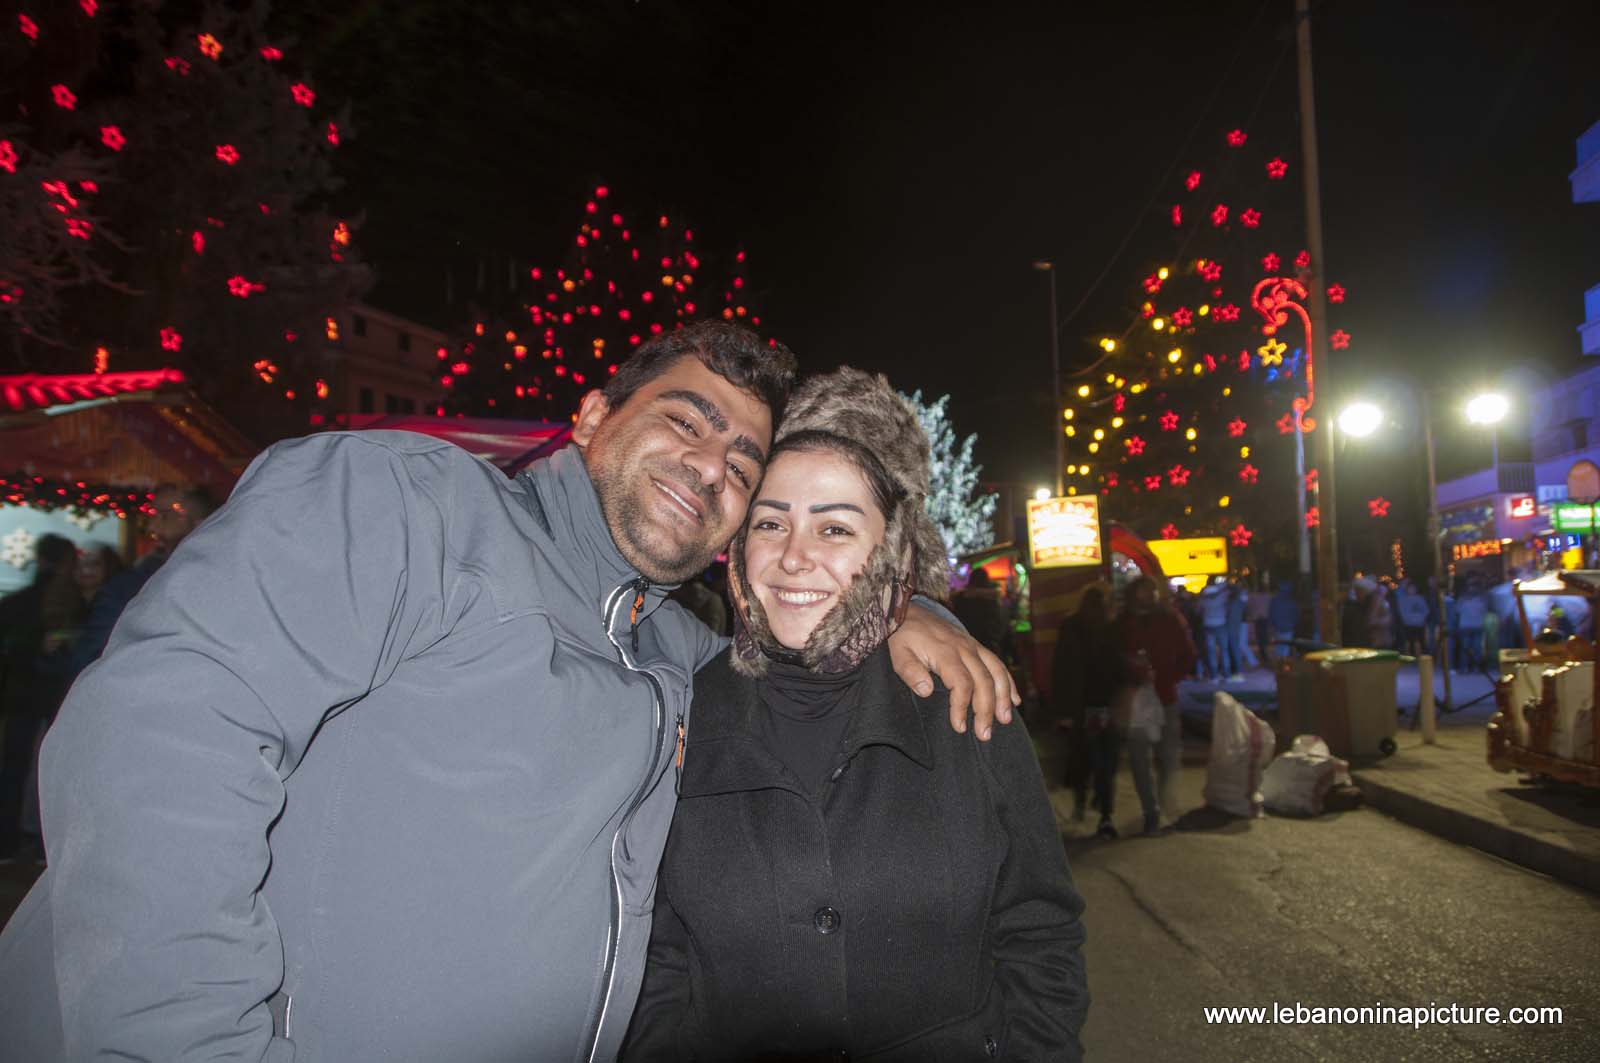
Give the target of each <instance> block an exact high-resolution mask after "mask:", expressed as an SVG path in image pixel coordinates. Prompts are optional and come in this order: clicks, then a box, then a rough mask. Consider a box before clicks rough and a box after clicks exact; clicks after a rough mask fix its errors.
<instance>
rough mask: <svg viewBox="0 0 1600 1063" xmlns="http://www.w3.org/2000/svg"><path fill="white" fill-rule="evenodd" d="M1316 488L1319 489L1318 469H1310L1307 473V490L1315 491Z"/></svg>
mask: <svg viewBox="0 0 1600 1063" xmlns="http://www.w3.org/2000/svg"><path fill="white" fill-rule="evenodd" d="M1316 489H1317V470H1315V469H1311V470H1310V471H1308V472H1307V473H1306V490H1307V491H1315V490H1316Z"/></svg>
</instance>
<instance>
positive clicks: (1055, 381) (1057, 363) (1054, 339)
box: [1033, 260, 1067, 498]
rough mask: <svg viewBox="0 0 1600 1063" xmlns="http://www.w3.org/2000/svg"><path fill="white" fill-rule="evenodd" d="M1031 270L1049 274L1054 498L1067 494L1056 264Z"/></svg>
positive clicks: (1043, 264) (1044, 262)
mask: <svg viewBox="0 0 1600 1063" xmlns="http://www.w3.org/2000/svg"><path fill="white" fill-rule="evenodd" d="M1033 268H1034V269H1036V270H1039V271H1041V272H1044V273H1048V274H1050V432H1051V434H1052V435H1053V436H1054V437H1055V441H1056V497H1057V498H1060V497H1061V496H1062V495H1064V494H1066V493H1067V487H1066V480H1065V476H1066V469H1067V440H1066V434H1065V431H1064V430H1063V428H1062V425H1061V329H1060V327H1059V326H1058V325H1057V324H1056V264H1055V263H1054V262H1051V261H1049V260H1041V261H1039V262H1035V263H1034V264H1033Z"/></svg>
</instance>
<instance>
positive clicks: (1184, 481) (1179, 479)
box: [1167, 465, 1189, 487]
mask: <svg viewBox="0 0 1600 1063" xmlns="http://www.w3.org/2000/svg"><path fill="white" fill-rule="evenodd" d="M1167 482H1168V483H1170V484H1172V486H1173V487H1185V486H1187V485H1188V483H1189V470H1188V469H1185V468H1184V467H1183V466H1182V465H1174V466H1173V467H1172V468H1170V469H1168V470H1167Z"/></svg>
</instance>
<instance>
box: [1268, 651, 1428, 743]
mask: <svg viewBox="0 0 1600 1063" xmlns="http://www.w3.org/2000/svg"><path fill="white" fill-rule="evenodd" d="M1303 667H1304V668H1305V669H1306V670H1307V671H1308V672H1309V673H1310V684H1309V687H1310V689H1309V691H1308V693H1309V697H1308V698H1304V699H1303V703H1304V702H1305V701H1308V702H1309V706H1310V711H1309V712H1305V713H1303V716H1302V719H1301V720H1299V721H1297V723H1298V730H1295V731H1293V732H1291V733H1288V734H1286V735H1285V741H1293V740H1294V738H1295V736H1296V735H1298V734H1314V735H1320V736H1321V737H1322V740H1323V741H1324V742H1326V743H1328V749H1329V750H1330V751H1332V753H1333V755H1334V756H1336V757H1344V758H1345V759H1346V760H1372V759H1375V758H1377V757H1386V756H1388V755H1389V754H1390V753H1393V752H1394V749H1395V745H1394V733H1395V727H1396V723H1397V721H1398V718H1399V706H1398V705H1397V704H1396V702H1395V693H1394V688H1395V677H1396V675H1397V674H1398V673H1399V671H1400V655H1399V654H1398V653H1396V652H1395V651H1393V650H1368V649H1359V648H1356V647H1348V648H1345V649H1337V650H1318V651H1316V652H1315V653H1308V654H1306V656H1305V664H1304V666H1303ZM1301 689H1302V690H1304V689H1305V688H1304V687H1302V688H1301ZM1302 707H1304V704H1302ZM1285 722H1286V723H1287V722H1288V721H1285ZM1286 730H1287V728H1286Z"/></svg>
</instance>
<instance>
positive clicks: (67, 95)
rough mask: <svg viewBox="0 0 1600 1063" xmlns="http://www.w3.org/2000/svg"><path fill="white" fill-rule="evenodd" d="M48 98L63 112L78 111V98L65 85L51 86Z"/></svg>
mask: <svg viewBox="0 0 1600 1063" xmlns="http://www.w3.org/2000/svg"><path fill="white" fill-rule="evenodd" d="M50 98H51V99H53V100H55V102H56V106H57V107H59V108H61V109H62V110H64V111H76V110H77V109H78V97H76V96H74V95H73V94H72V90H71V89H69V88H67V87H66V86H65V85H51V86H50Z"/></svg>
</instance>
